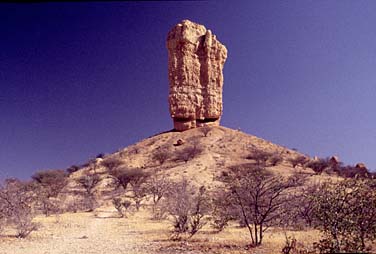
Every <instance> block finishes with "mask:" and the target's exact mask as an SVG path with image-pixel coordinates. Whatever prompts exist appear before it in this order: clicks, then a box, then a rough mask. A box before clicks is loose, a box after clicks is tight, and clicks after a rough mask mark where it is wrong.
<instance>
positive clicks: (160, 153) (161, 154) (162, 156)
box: [152, 148, 170, 165]
mask: <svg viewBox="0 0 376 254" xmlns="http://www.w3.org/2000/svg"><path fill="white" fill-rule="evenodd" d="M169 156H170V155H169V153H168V151H167V149H163V148H160V149H158V150H157V151H156V152H155V153H154V154H153V157H152V159H153V160H155V161H158V163H159V164H160V165H162V164H163V163H164V162H165V161H166V160H167V159H168V157H169Z"/></svg>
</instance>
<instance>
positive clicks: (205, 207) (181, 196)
mask: <svg viewBox="0 0 376 254" xmlns="http://www.w3.org/2000/svg"><path fill="white" fill-rule="evenodd" d="M166 206H167V212H168V214H169V215H170V216H171V217H172V218H173V221H172V223H173V231H172V239H174V240H180V239H181V236H182V234H185V233H187V234H188V235H189V237H192V236H193V235H195V234H196V233H197V232H198V231H199V230H200V229H202V227H203V226H204V225H205V224H206V223H207V220H206V216H207V215H208V214H209V210H210V205H209V198H208V197H207V193H206V189H205V187H203V186H202V187H200V188H199V189H197V188H195V187H194V186H192V185H190V184H189V183H188V180H186V179H183V180H181V181H180V182H178V183H176V184H175V185H174V187H173V191H171V192H170V193H169V195H168V196H167V198H166Z"/></svg>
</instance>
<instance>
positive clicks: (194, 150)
mask: <svg viewBox="0 0 376 254" xmlns="http://www.w3.org/2000/svg"><path fill="white" fill-rule="evenodd" d="M202 151H203V149H202V148H201V147H199V146H198V145H197V144H194V145H192V146H188V147H185V148H184V149H182V150H180V151H178V152H177V154H176V159H177V160H178V161H184V162H185V163H187V162H188V161H190V160H192V159H194V158H195V157H196V156H197V155H199V154H200V153H202Z"/></svg>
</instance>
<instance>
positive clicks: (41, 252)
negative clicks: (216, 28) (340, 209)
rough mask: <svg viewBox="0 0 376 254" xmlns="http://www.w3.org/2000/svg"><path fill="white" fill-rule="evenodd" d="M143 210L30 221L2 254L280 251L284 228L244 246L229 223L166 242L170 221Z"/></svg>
mask: <svg viewBox="0 0 376 254" xmlns="http://www.w3.org/2000/svg"><path fill="white" fill-rule="evenodd" d="M150 218H151V215H150V213H148V212H147V211H146V210H145V209H143V210H142V211H140V212H138V213H134V214H132V215H130V216H129V218H118V215H117V214H116V212H115V211H114V210H113V209H112V208H111V207H108V208H103V207H102V208H100V209H97V211H96V212H92V213H65V214H61V215H57V216H50V217H44V216H40V217H37V218H36V219H35V221H36V222H38V224H39V229H38V230H37V231H35V232H33V233H31V234H30V235H29V237H27V238H26V239H17V238H15V237H13V236H12V232H5V235H7V234H8V237H3V238H1V243H0V253H1V254H71V253H76V254H94V253H95V254H99V253H106V254H124V253H127V254H141V253H164V254H172V253H192V254H193V253H234V254H235V253H259V254H262V253H265V254H269V253H281V249H282V247H283V245H284V242H285V235H284V231H281V230H273V229H271V230H270V231H269V233H268V234H266V236H265V243H264V244H263V245H262V246H261V247H258V248H252V249H249V248H248V247H247V246H248V243H249V234H248V233H247V231H246V229H245V228H238V227H237V226H236V225H233V226H231V227H229V228H226V229H225V230H224V231H223V232H221V233H215V232H213V230H212V229H211V228H210V227H208V228H205V230H203V231H202V232H199V233H198V234H197V235H196V236H194V237H193V238H192V239H190V240H187V241H171V240H169V237H170V231H169V227H170V223H169V222H168V221H155V220H152V219H150ZM287 233H288V234H289V235H294V236H295V237H296V238H297V240H298V241H299V242H303V243H307V244H308V243H312V242H313V241H317V240H318V236H319V235H318V233H317V232H315V231H306V232H305V231H299V232H298V231H295V232H287Z"/></svg>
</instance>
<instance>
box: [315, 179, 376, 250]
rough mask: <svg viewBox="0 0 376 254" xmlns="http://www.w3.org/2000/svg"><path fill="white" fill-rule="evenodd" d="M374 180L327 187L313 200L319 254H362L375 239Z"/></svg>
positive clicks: (375, 203) (354, 181)
mask: <svg viewBox="0 0 376 254" xmlns="http://www.w3.org/2000/svg"><path fill="white" fill-rule="evenodd" d="M374 185H375V180H356V179H348V180H343V181H341V182H339V183H336V184H333V183H327V184H326V185H324V186H323V188H321V190H320V192H318V193H317V194H316V195H315V196H314V198H315V199H314V201H315V210H314V212H315V218H316V220H317V227H318V228H319V229H320V230H321V231H322V232H323V239H322V240H321V241H320V242H319V243H317V245H316V247H317V249H318V250H319V251H320V252H322V253H337V252H357V253H358V252H364V251H366V250H367V243H369V242H372V241H374V240H375V239H376V192H375V190H374V187H373V186H374Z"/></svg>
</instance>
